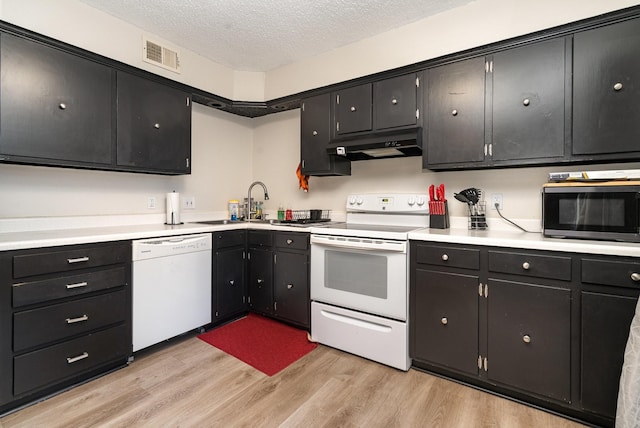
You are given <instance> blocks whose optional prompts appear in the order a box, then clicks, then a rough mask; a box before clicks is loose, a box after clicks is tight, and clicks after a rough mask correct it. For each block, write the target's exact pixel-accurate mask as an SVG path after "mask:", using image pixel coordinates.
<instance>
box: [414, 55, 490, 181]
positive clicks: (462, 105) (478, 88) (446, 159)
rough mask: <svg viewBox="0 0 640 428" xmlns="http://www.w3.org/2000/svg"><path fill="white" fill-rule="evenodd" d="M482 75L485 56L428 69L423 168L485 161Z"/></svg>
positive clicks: (483, 77)
mask: <svg viewBox="0 0 640 428" xmlns="http://www.w3.org/2000/svg"><path fill="white" fill-rule="evenodd" d="M485 75H486V73H485V60H484V58H474V59H469V60H465V61H460V62H456V63H453V64H448V65H443V66H440V67H435V68H432V69H430V70H428V71H427V78H426V86H427V100H428V101H427V104H428V107H427V111H428V124H427V141H426V150H425V151H424V152H423V164H424V166H425V168H431V167H433V166H434V165H446V164H454V163H458V164H464V165H466V166H470V165H472V164H473V163H477V162H483V161H484V157H485V155H484V87H485ZM425 153H426V154H425Z"/></svg>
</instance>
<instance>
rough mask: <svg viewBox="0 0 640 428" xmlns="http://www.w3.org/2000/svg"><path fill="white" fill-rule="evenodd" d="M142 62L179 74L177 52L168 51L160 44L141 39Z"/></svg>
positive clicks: (144, 38)
mask: <svg viewBox="0 0 640 428" xmlns="http://www.w3.org/2000/svg"><path fill="white" fill-rule="evenodd" d="M142 60H143V61H145V62H148V63H150V64H154V65H157V66H158V67H162V68H166V69H167V70H171V71H173V72H176V73H180V58H179V55H178V51H177V50H173V49H169V48H167V47H166V46H162V45H161V44H160V43H157V42H154V41H152V40H149V39H147V38H146V37H143V38H142Z"/></svg>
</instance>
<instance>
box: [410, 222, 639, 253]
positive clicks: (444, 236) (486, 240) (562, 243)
mask: <svg viewBox="0 0 640 428" xmlns="http://www.w3.org/2000/svg"><path fill="white" fill-rule="evenodd" d="M409 239H412V240H417V241H430V242H446V243H450V244H471V245H488V246H493V247H509V248H522V249H531V250H548V251H566V252H574V253H587V254H609V255H616V256H630V257H640V244H637V243H630V242H610V241H592V240H581V239H560V238H547V237H545V236H543V235H542V233H540V232H537V233H528V232H520V231H518V230H513V231H511V230H468V229H462V228H458V229H456V228H451V229H428V228H427V229H420V230H417V231H414V232H410V233H409Z"/></svg>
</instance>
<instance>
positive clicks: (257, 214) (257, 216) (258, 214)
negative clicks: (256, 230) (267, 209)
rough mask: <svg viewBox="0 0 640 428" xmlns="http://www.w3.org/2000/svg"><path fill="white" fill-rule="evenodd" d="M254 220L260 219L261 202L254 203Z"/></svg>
mask: <svg viewBox="0 0 640 428" xmlns="http://www.w3.org/2000/svg"><path fill="white" fill-rule="evenodd" d="M256 218H257V219H261V218H262V202H261V201H258V202H256Z"/></svg>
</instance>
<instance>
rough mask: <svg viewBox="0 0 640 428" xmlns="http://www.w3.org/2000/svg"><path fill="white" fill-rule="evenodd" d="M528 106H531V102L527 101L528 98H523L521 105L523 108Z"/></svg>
mask: <svg viewBox="0 0 640 428" xmlns="http://www.w3.org/2000/svg"><path fill="white" fill-rule="evenodd" d="M529 104H531V101H530V100H529V98H525V99H524V100H522V105H523V106H525V107H526V106H528V105H529Z"/></svg>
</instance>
